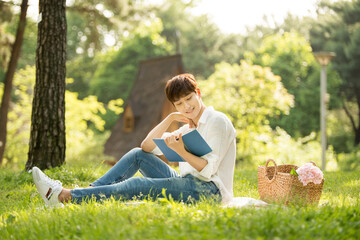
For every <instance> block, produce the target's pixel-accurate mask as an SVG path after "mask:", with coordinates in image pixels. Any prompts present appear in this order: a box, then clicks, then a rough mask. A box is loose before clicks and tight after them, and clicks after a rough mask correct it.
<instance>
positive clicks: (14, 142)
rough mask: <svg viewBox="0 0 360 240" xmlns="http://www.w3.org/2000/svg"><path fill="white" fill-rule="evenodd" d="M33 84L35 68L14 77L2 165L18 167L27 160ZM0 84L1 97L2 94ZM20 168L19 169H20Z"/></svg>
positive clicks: (29, 68) (21, 71) (18, 73)
mask: <svg viewBox="0 0 360 240" xmlns="http://www.w3.org/2000/svg"><path fill="white" fill-rule="evenodd" d="M34 83H35V68H34V67H29V66H28V67H27V68H25V69H21V70H19V71H18V72H17V73H16V74H15V76H14V82H13V94H12V103H11V104H10V109H9V113H8V124H7V143H6V149H5V153H4V159H3V164H4V165H5V166H6V165H8V164H9V163H12V164H13V165H15V166H17V167H20V166H19V165H18V164H20V163H21V164H25V161H26V159H27V152H28V144H29V138H30V122H31V107H32V91H33V87H34ZM3 87H4V86H3V84H1V95H2V93H3ZM20 168H21V167H20Z"/></svg>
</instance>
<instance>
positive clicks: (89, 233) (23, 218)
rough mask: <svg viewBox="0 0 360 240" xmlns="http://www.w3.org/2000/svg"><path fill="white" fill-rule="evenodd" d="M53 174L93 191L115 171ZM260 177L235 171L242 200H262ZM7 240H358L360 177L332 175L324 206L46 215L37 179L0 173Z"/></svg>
mask: <svg viewBox="0 0 360 240" xmlns="http://www.w3.org/2000/svg"><path fill="white" fill-rule="evenodd" d="M84 166H85V165H83V167H81V166H79V165H77V166H71V165H66V166H64V167H62V168H56V169H52V170H48V171H46V173H47V174H48V175H49V176H50V177H53V178H55V179H59V180H61V181H62V182H63V184H64V185H65V186H68V187H74V186H75V184H78V185H79V186H86V185H88V183H89V182H91V181H93V180H95V179H96V178H97V177H99V176H101V175H102V174H103V173H104V172H105V171H106V170H107V169H108V168H107V167H105V166H101V165H94V164H92V166H90V167H84ZM256 174H257V173H256V170H240V169H237V170H236V174H235V186H234V192H235V196H246V197H252V198H257V199H258V198H259V196H258V193H257V175H256ZM0 176H1V177H0V191H1V192H0V239H359V238H360V201H359V199H360V176H359V173H358V172H326V173H325V179H326V180H325V186H324V190H323V194H322V197H321V200H320V204H322V203H323V204H324V203H326V204H325V205H323V206H318V207H314V206H311V207H310V206H309V207H278V206H273V207H267V208H254V207H247V208H223V207H222V206H220V205H218V204H216V203H213V202H210V201H202V202H200V203H196V204H191V205H188V204H183V203H176V202H172V201H171V200H166V199H161V200H157V201H145V203H144V204H128V203H125V202H121V201H115V200H113V199H109V200H105V201H103V202H89V203H85V204H81V205H74V204H67V205H65V207H64V208H46V207H44V204H43V202H42V199H41V198H40V196H39V194H37V192H36V188H35V186H34V184H33V182H32V177H31V174H30V173H27V172H19V171H15V170H9V169H1V170H0Z"/></svg>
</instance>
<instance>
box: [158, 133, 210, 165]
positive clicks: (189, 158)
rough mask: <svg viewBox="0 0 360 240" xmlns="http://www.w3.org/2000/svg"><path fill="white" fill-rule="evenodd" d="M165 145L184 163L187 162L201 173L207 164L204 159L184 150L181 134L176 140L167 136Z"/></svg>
mask: <svg viewBox="0 0 360 240" xmlns="http://www.w3.org/2000/svg"><path fill="white" fill-rule="evenodd" d="M165 143H166V145H167V146H168V147H169V148H171V149H172V150H174V151H175V152H176V153H177V154H179V155H180V156H181V157H182V158H183V159H184V160H185V161H186V162H188V163H189V164H190V165H191V166H192V167H193V168H195V169H196V170H197V171H199V172H201V170H202V169H203V168H204V167H205V166H206V165H207V164H208V161H206V160H205V159H203V158H201V157H198V156H195V155H194V154H192V153H189V152H188V151H186V150H185V147H184V142H183V139H182V134H180V135H179V137H178V138H176V137H175V136H169V137H167V138H166V139H165Z"/></svg>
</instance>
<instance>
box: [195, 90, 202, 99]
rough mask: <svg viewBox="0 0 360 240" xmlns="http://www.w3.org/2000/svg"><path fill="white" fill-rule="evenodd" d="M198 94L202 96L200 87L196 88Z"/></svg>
mask: <svg viewBox="0 0 360 240" xmlns="http://www.w3.org/2000/svg"><path fill="white" fill-rule="evenodd" d="M196 94H197V95H198V96H199V97H200V98H201V92H200V88H196Z"/></svg>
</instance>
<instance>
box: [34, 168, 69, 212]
mask: <svg viewBox="0 0 360 240" xmlns="http://www.w3.org/2000/svg"><path fill="white" fill-rule="evenodd" d="M32 175H33V179H34V183H35V186H36V188H37V190H38V192H39V193H40V196H41V197H42V199H43V200H44V202H45V204H46V205H47V206H59V205H62V204H61V203H60V202H59V199H58V196H59V194H60V193H61V191H62V189H63V187H62V183H61V182H60V181H59V180H56V181H55V180H52V179H51V178H49V177H48V176H46V175H45V173H43V172H42V171H41V170H40V169H39V168H37V167H33V168H32Z"/></svg>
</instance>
